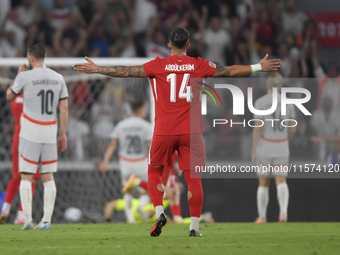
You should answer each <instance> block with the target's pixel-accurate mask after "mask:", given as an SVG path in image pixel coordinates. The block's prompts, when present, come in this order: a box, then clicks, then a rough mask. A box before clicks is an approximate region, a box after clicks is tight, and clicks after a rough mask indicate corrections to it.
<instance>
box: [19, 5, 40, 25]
mask: <svg viewBox="0 0 340 255" xmlns="http://www.w3.org/2000/svg"><path fill="white" fill-rule="evenodd" d="M17 12H18V25H20V26H21V27H23V28H27V27H29V26H30V25H32V24H33V23H35V22H39V20H40V14H41V12H40V10H39V9H38V3H37V2H36V1H34V2H33V0H22V1H21V4H20V5H19V6H18V7H17Z"/></svg>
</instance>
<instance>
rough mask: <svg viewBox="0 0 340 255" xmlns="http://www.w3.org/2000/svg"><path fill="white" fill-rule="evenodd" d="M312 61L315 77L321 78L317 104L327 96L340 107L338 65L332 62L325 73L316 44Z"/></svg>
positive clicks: (334, 105) (335, 105)
mask: <svg viewBox="0 0 340 255" xmlns="http://www.w3.org/2000/svg"><path fill="white" fill-rule="evenodd" d="M312 61H313V66H314V74H315V77H316V78H318V80H319V85H318V101H317V106H320V104H321V102H322V101H323V99H324V98H325V97H330V98H331V99H332V103H333V107H334V108H338V107H339V105H340V76H339V68H338V66H337V65H336V64H335V63H330V64H329V66H328V69H327V73H326V74H325V73H324V71H323V70H322V68H321V66H320V62H319V57H318V50H317V48H316V46H313V48H312Z"/></svg>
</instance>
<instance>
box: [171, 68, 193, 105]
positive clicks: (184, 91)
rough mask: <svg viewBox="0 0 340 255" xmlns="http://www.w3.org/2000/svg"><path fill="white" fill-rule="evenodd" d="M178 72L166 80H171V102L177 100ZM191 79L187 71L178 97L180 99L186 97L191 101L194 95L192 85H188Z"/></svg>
mask: <svg viewBox="0 0 340 255" xmlns="http://www.w3.org/2000/svg"><path fill="white" fill-rule="evenodd" d="M176 76H177V75H176V74H175V73H171V74H169V75H168V76H167V77H166V80H167V81H168V82H170V102H173V103H175V102H176ZM189 79H190V74H188V73H185V74H184V75H183V80H182V84H181V88H180V90H179V94H178V97H179V98H180V99H186V100H187V102H191V99H192V97H193V94H192V90H191V86H188V83H189Z"/></svg>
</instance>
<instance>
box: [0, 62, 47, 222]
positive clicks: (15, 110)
mask: <svg viewBox="0 0 340 255" xmlns="http://www.w3.org/2000/svg"><path fill="white" fill-rule="evenodd" d="M22 71H25V70H24V67H22V68H19V70H18V74H19V73H21V72H22ZM22 110H23V99H22V93H21V94H20V95H18V96H17V97H16V99H15V100H14V101H12V102H11V111H12V114H13V116H14V120H15V128H14V134H13V140H12V174H13V177H12V179H11V180H10V182H9V183H8V185H7V189H6V197H5V203H4V204H3V206H2V209H1V214H0V224H5V223H6V220H7V217H8V215H9V213H10V211H11V205H12V202H13V199H14V197H15V196H16V195H17V193H18V192H19V186H20V180H21V174H20V173H19V133H20V118H21V116H22ZM33 178H34V180H33V182H32V198H33V197H34V192H35V186H36V180H37V179H40V174H39V172H37V173H36V174H35V175H34V176H33ZM23 223H25V215H24V213H23V211H22V205H21V203H20V206H19V210H18V214H17V217H16V219H15V221H14V224H23Z"/></svg>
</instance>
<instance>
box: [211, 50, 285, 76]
mask: <svg viewBox="0 0 340 255" xmlns="http://www.w3.org/2000/svg"><path fill="white" fill-rule="evenodd" d="M280 66H281V60H280V59H268V54H267V55H266V56H265V57H264V58H263V59H262V60H261V61H260V63H259V64H257V65H253V66H250V65H233V66H217V67H216V71H215V74H214V75H213V77H228V76H229V77H241V76H247V75H249V74H251V73H253V72H257V71H262V72H272V71H277V70H278V69H279V68H280ZM252 67H253V68H255V69H256V70H255V69H254V70H253V68H252Z"/></svg>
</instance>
